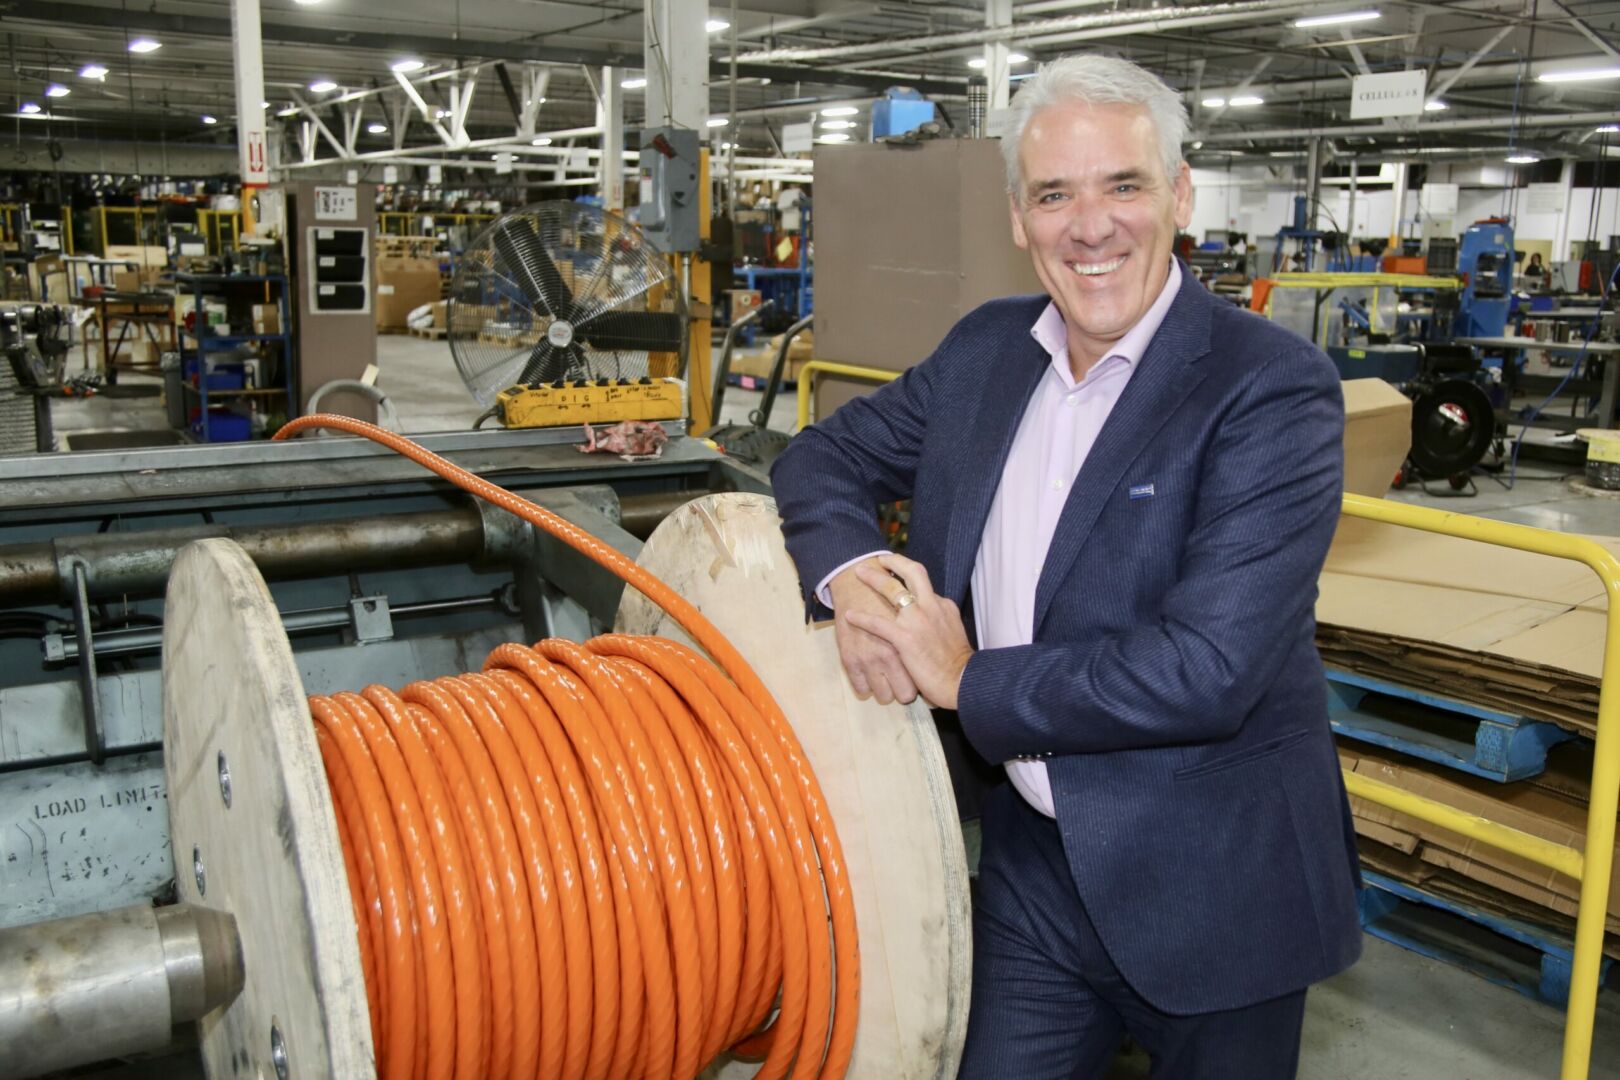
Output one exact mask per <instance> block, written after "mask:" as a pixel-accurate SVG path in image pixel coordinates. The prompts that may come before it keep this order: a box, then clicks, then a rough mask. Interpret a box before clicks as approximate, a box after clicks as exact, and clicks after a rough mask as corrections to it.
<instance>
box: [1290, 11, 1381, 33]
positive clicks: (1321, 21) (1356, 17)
mask: <svg viewBox="0 0 1620 1080" xmlns="http://www.w3.org/2000/svg"><path fill="white" fill-rule="evenodd" d="M1378 17H1379V13H1378V12H1376V11H1341V12H1339V13H1338V14H1337V15H1311V16H1308V17H1307V18H1303V19H1295V20H1294V27H1295V29H1298V30H1308V29H1310V28H1311V27H1313V26H1338V25H1340V24H1341V23H1357V22H1371V21H1372V20H1374V19H1376V18H1378Z"/></svg>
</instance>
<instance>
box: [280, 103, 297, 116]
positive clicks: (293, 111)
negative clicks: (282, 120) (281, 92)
mask: <svg viewBox="0 0 1620 1080" xmlns="http://www.w3.org/2000/svg"><path fill="white" fill-rule="evenodd" d="M276 115H277V116H297V115H298V106H296V105H289V106H287V107H286V108H285V109H282V110H281V111H280V112H278V113H276Z"/></svg>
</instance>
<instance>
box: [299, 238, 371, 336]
mask: <svg viewBox="0 0 1620 1080" xmlns="http://www.w3.org/2000/svg"><path fill="white" fill-rule="evenodd" d="M308 233H309V235H308V237H307V238H306V239H305V242H304V250H305V251H306V252H308V255H309V275H308V280H309V313H310V314H311V315H328V314H331V313H333V312H343V313H345V314H355V313H363V314H369V313H370V312H371V244H370V240H371V230H369V229H352V228H340V227H335V226H325V225H311V226H309V229H308Z"/></svg>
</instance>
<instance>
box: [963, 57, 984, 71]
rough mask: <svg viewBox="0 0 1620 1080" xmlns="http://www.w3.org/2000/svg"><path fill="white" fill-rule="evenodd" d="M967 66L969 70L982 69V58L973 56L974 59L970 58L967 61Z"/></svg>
mask: <svg viewBox="0 0 1620 1080" xmlns="http://www.w3.org/2000/svg"><path fill="white" fill-rule="evenodd" d="M967 65H968V67H970V68H982V67H984V57H982V56H975V57H973V58H971V59H970V60H968V62H967Z"/></svg>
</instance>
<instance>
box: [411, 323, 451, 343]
mask: <svg viewBox="0 0 1620 1080" xmlns="http://www.w3.org/2000/svg"><path fill="white" fill-rule="evenodd" d="M407 330H408V331H409V333H410V335H411V337H417V338H424V339H426V340H428V341H443V340H444V335H445V334H446V333H447V331H446V330H445V328H444V327H442V326H412V327H408V328H407Z"/></svg>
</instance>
